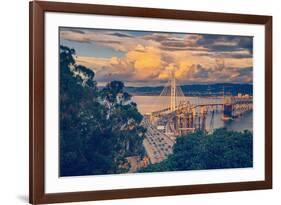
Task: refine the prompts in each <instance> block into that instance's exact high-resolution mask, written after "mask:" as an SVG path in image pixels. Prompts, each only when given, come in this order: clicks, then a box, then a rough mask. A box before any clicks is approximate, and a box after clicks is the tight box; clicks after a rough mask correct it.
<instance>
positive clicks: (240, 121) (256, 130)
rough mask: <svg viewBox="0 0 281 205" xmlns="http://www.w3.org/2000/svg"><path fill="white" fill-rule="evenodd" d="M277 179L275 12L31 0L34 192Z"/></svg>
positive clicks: (214, 187)
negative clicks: (262, 13)
mask: <svg viewBox="0 0 281 205" xmlns="http://www.w3.org/2000/svg"><path fill="white" fill-rule="evenodd" d="M271 187H272V17H271V16H259V15H245V14H243V15H242V14H226V13H210V12H199V11H183V10H168V9H154V8H135V7H119V6H104V5H91V4H74V3H57V2H41V1H34V2H31V3H30V203H33V204H41V203H57V202H74V201H87V200H104V199H119V198H133V197H152V196H165V195H179V194H196V193H210V192H226V191H239V190H254V189H270V188H271Z"/></svg>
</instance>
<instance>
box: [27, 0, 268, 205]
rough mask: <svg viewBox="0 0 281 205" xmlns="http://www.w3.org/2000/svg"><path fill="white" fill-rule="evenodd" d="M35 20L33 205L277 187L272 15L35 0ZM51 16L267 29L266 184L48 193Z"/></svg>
mask: <svg viewBox="0 0 281 205" xmlns="http://www.w3.org/2000/svg"><path fill="white" fill-rule="evenodd" d="M29 12H30V14H29V15H30V16H29V20H30V34H29V46H30V54H29V56H30V59H29V62H30V75H29V77H30V81H29V82H30V88H29V91H30V99H29V100H30V104H29V109H30V111H29V112H30V113H29V115H30V119H29V123H30V127H29V131H30V139H29V146H30V148H29V161H30V165H29V187H30V190H29V200H30V203H32V204H44V203H58V202H75V201H88V200H108V199H122V198H135V197H153V196H168V195H181V194H198V193H212V192H229V191H242V190H256V189H271V188H272V17H271V16H259V15H245V14H230V13H228V14H226V13H213V12H199V11H183V10H168V9H154V8H135V7H121V6H104V5H92V4H77V3H58V2H45V1H42V2H41V1H33V2H30V5H29ZM46 12H66V13H76V14H98V15H111V16H126V17H143V18H147V17H149V18H157V19H177V20H195V21H209V22H226V23H246V24H259V25H264V26H265V53H264V55H265V65H264V66H265V133H264V136H265V144H264V149H265V180H264V181H249V182H233V183H215V184H200V185H199V184H198V185H184V186H183V185H181V186H165V187H150V188H134V189H118V190H103V191H81V192H69V193H52V194H46V193H45V188H44V186H45V181H44V176H45V175H44V174H45V171H44V167H45V166H44V159H45V158H44V157H45V148H44V136H45V134H44V132H45V125H44V122H45V118H44V116H45V112H44V108H45V90H44V88H45V78H44V77H45V74H44V73H45V68H44V65H45V64H44V63H45V59H44V53H45V44H44V39H45V37H44V25H45V24H44V19H45V18H44V15H45V13H46Z"/></svg>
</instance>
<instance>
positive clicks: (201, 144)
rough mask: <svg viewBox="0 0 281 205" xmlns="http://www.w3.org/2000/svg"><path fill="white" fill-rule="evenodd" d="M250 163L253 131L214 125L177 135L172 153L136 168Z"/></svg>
mask: <svg viewBox="0 0 281 205" xmlns="http://www.w3.org/2000/svg"><path fill="white" fill-rule="evenodd" d="M252 166H253V135H252V133H251V132H249V131H244V132H234V131H227V130H226V129H223V128H221V129H217V130H215V131H214V132H213V133H212V134H206V133H204V132H202V131H197V132H195V133H190V134H188V135H186V136H182V137H179V138H177V140H176V144H175V145H174V147H173V154H171V155H169V157H168V158H167V159H166V160H164V161H162V162H160V163H158V164H152V165H149V166H148V167H146V168H144V169H141V170H140V172H156V171H183V170H202V169H223V168H242V167H252Z"/></svg>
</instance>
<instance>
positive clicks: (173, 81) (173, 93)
mask: <svg viewBox="0 0 281 205" xmlns="http://www.w3.org/2000/svg"><path fill="white" fill-rule="evenodd" d="M170 86H171V99H170V110H171V111H175V110H176V89H177V85H176V76H175V70H172V71H171V85H170Z"/></svg>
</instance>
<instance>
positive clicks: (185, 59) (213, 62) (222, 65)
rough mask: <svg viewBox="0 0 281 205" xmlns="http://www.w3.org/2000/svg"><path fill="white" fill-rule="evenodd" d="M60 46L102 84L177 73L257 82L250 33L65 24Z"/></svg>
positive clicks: (139, 82)
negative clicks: (222, 33)
mask: <svg viewBox="0 0 281 205" xmlns="http://www.w3.org/2000/svg"><path fill="white" fill-rule="evenodd" d="M60 45H64V46H68V47H69V48H74V49H75V51H76V57H75V58H76V63H77V64H81V65H84V66H86V67H88V68H90V69H92V70H93V71H94V72H95V73H96V76H95V79H96V81H97V82H98V85H105V84H106V83H108V82H110V81H112V80H120V81H123V82H124V83H125V85H126V86H159V85H164V84H166V83H167V81H168V80H169V79H170V76H171V72H172V71H174V72H175V76H176V79H177V83H178V84H181V85H183V84H207V83H225V82H227V83H252V80H253V38H252V37H250V36H230V35H210V34H189V33H163V32H150V31H127V30H103V29H88V28H87V29H86V28H64V27H62V28H60Z"/></svg>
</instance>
